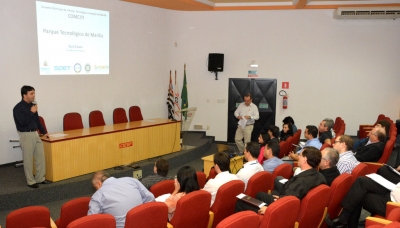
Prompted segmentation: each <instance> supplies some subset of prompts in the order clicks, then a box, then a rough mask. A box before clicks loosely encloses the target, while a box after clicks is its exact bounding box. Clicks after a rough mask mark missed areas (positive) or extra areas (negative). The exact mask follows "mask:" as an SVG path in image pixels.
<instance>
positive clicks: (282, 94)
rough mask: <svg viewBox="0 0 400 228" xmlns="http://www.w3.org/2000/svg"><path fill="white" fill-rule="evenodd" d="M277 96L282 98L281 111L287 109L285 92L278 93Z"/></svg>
mask: <svg viewBox="0 0 400 228" xmlns="http://www.w3.org/2000/svg"><path fill="white" fill-rule="evenodd" d="M279 96H282V97H283V103H282V108H283V109H287V107H288V95H287V93H286V91H285V90H281V91H279Z"/></svg>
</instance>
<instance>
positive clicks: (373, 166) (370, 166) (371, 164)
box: [363, 162, 383, 174]
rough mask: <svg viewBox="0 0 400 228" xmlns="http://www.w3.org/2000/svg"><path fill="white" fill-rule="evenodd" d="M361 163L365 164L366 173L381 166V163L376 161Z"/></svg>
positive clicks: (374, 171) (373, 171)
mask: <svg viewBox="0 0 400 228" xmlns="http://www.w3.org/2000/svg"><path fill="white" fill-rule="evenodd" d="M363 163H364V164H366V165H367V169H368V174H370V173H376V172H377V171H378V169H379V168H380V167H382V166H383V163H377V162H363Z"/></svg>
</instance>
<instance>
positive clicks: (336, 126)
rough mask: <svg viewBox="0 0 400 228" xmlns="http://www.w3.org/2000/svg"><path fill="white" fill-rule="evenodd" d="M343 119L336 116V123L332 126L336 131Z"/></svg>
mask: <svg viewBox="0 0 400 228" xmlns="http://www.w3.org/2000/svg"><path fill="white" fill-rule="evenodd" d="M341 120H342V118H341V117H339V116H338V117H336V119H335V123H334V124H333V126H332V128H333V130H334V131H335V132H337V130H339V127H340V126H339V125H340V121H341Z"/></svg>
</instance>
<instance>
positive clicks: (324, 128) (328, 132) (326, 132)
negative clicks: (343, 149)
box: [318, 118, 334, 145]
mask: <svg viewBox="0 0 400 228" xmlns="http://www.w3.org/2000/svg"><path fill="white" fill-rule="evenodd" d="M333 124H334V122H333V120H332V119H329V118H325V119H324V120H322V122H321V123H320V124H319V128H318V129H319V138H318V139H319V141H320V142H321V143H322V144H324V143H327V144H329V145H331V144H332V142H331V139H332V138H333V135H332V126H333Z"/></svg>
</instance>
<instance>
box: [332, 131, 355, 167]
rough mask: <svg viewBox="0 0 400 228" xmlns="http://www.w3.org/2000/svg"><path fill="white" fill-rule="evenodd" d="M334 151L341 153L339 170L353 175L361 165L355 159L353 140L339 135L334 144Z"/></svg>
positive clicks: (338, 164)
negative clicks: (354, 170)
mask: <svg viewBox="0 0 400 228" xmlns="http://www.w3.org/2000/svg"><path fill="white" fill-rule="evenodd" d="M332 146H333V149H335V150H337V151H338V152H339V161H338V163H337V165H336V166H337V168H338V170H339V172H340V174H342V173H348V174H351V171H353V169H354V168H355V167H356V166H357V165H358V164H360V162H359V161H357V159H356V158H355V157H354V155H353V151H351V149H352V148H353V139H351V137H350V136H348V135H339V136H338V137H336V139H335V141H334V142H332Z"/></svg>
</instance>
